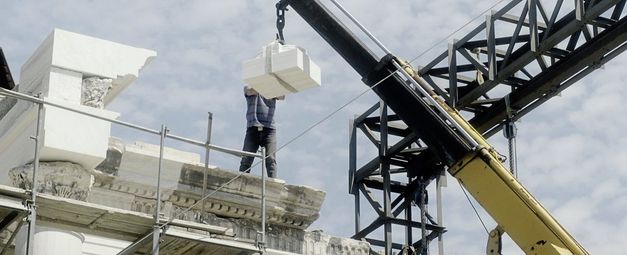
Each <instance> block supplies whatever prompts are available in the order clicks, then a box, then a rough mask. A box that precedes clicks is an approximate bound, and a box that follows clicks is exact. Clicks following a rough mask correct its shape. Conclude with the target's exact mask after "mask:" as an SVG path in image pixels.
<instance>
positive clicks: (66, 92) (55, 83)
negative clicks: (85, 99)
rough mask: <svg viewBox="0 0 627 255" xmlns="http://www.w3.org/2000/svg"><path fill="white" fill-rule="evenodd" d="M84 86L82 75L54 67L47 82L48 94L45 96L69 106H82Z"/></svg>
mask: <svg viewBox="0 0 627 255" xmlns="http://www.w3.org/2000/svg"><path fill="white" fill-rule="evenodd" d="M82 84H83V74H82V73H79V72H75V71H70V70H65V69H60V68H56V67H52V68H51V70H50V75H49V77H48V82H47V85H48V89H47V93H46V94H45V95H44V96H45V97H47V98H51V99H54V100H58V101H63V102H67V103H69V104H73V105H80V104H81V90H82ZM50 85H52V86H50Z"/></svg>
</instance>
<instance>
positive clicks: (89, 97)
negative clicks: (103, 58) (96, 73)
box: [81, 77, 113, 109]
mask: <svg viewBox="0 0 627 255" xmlns="http://www.w3.org/2000/svg"><path fill="white" fill-rule="evenodd" d="M112 82H113V80H112V79H103V78H99V77H90V78H86V79H83V89H82V97H81V103H82V104H83V105H86V106H91V107H94V108H98V109H102V108H104V99H105V96H106V95H107V94H108V93H109V91H111V89H112V88H113V85H112V84H111V83H112Z"/></svg>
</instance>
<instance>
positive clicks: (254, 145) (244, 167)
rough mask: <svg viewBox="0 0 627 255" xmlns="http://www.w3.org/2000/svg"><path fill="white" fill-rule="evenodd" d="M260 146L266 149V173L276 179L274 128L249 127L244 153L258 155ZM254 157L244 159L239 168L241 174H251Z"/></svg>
mask: <svg viewBox="0 0 627 255" xmlns="http://www.w3.org/2000/svg"><path fill="white" fill-rule="evenodd" d="M260 146H263V147H264V148H266V154H267V158H266V171H267V172H268V177H270V178H276V172H277V170H276V157H275V152H276V130H275V129H272V128H266V127H264V128H261V130H260V128H259V127H249V128H247V129H246V138H244V148H243V149H242V150H243V151H248V152H254V153H256V152H257V150H258V149H259V147H260ZM253 160H254V158H253V157H242V162H241V163H240V166H239V171H240V172H247V173H249V172H250V166H251V165H252V164H253Z"/></svg>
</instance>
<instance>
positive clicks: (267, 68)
mask: <svg viewBox="0 0 627 255" xmlns="http://www.w3.org/2000/svg"><path fill="white" fill-rule="evenodd" d="M242 78H243V80H244V82H245V83H246V84H248V85H249V86H250V87H252V88H254V89H255V90H256V91H257V92H259V93H260V94H261V95H263V96H264V97H266V98H273V97H278V96H284V95H287V94H290V93H297V92H300V91H303V90H305V89H308V88H314V87H319V86H320V84H321V73H320V67H318V65H316V63H314V62H313V61H312V60H311V59H310V58H309V56H308V55H307V52H306V51H305V50H304V49H302V48H300V47H297V46H295V45H282V44H280V43H278V42H276V41H274V42H272V43H270V44H269V45H267V46H265V47H263V48H262V53H261V54H260V55H259V56H258V57H257V58H254V59H251V60H247V61H244V62H243V64H242Z"/></svg>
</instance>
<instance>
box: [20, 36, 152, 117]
mask: <svg viewBox="0 0 627 255" xmlns="http://www.w3.org/2000/svg"><path fill="white" fill-rule="evenodd" d="M156 55H157V53H156V52H154V51H152V50H147V49H143V48H137V47H132V46H128V45H123V44H119V43H115V42H111V41H107V40H103V39H99V38H94V37H90V36H86V35H81V34H77V33H73V32H69V31H65V30H61V29H54V30H53V31H52V33H51V34H50V35H49V36H48V37H47V38H46V39H45V40H44V42H43V43H42V44H41V46H39V48H38V49H37V50H36V51H35V53H34V54H33V55H32V56H31V57H30V58H29V59H28V61H26V63H25V64H24V66H23V67H22V76H21V77H20V91H24V92H26V91H33V90H34V88H35V87H38V86H40V85H41V77H42V76H41V74H42V73H46V72H49V71H50V68H51V67H56V68H60V69H65V70H72V71H74V72H78V73H81V74H83V76H88V77H91V76H97V77H101V78H110V79H113V85H114V86H113V89H112V90H111V91H110V92H109V94H108V95H107V96H106V98H105V100H104V102H105V105H106V104H108V103H109V102H111V100H112V99H113V98H115V97H116V96H117V95H118V94H119V93H120V92H121V91H122V90H124V89H125V88H126V87H128V86H129V85H130V84H131V83H132V82H133V81H135V80H136V79H137V76H138V75H139V71H140V70H141V69H142V68H143V67H144V66H145V65H146V64H148V63H149V62H150V61H152V59H153V58H154V57H155V56H156ZM22 85H24V87H22ZM44 85H45V84H44Z"/></svg>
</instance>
